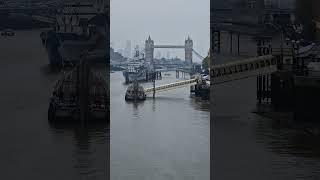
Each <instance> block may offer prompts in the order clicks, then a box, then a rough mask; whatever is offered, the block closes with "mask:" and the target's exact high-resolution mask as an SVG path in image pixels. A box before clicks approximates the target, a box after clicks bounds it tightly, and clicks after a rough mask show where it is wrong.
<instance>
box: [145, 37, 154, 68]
mask: <svg viewBox="0 0 320 180" xmlns="http://www.w3.org/2000/svg"><path fill="white" fill-rule="evenodd" d="M153 53H154V41H153V40H151V38H150V36H149V38H148V39H147V40H146V42H145V58H146V61H147V62H150V63H151V64H153Z"/></svg>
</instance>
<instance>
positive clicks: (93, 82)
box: [48, 69, 109, 122]
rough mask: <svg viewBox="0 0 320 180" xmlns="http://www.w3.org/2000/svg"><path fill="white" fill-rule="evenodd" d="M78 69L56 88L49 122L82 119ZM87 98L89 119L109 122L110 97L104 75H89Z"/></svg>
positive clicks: (51, 100)
mask: <svg viewBox="0 0 320 180" xmlns="http://www.w3.org/2000/svg"><path fill="white" fill-rule="evenodd" d="M79 74H80V73H79V72H78V71H77V69H75V70H73V71H71V72H69V74H67V75H65V76H64V77H63V78H62V79H60V80H58V81H57V83H56V84H55V86H54V90H53V93H52V97H51V99H50V104H49V109H48V120H49V121H51V122H54V121H58V120H62V119H63V120H68V121H70V120H71V121H77V120H79V117H80V104H81V102H80V101H81V100H80V98H79V96H80V95H79V94H80V88H79V87H80V82H79ZM87 87H88V89H87V94H88V98H86V100H85V101H86V104H87V108H86V109H87V113H88V117H89V118H88V119H90V120H98V119H99V120H107V119H108V118H109V115H108V113H109V101H108V100H109V96H108V89H107V82H106V81H105V80H104V79H103V77H102V75H99V74H95V73H94V72H92V71H91V72H90V73H89V77H88V86H87Z"/></svg>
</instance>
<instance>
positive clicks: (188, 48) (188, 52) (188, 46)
mask: <svg viewBox="0 0 320 180" xmlns="http://www.w3.org/2000/svg"><path fill="white" fill-rule="evenodd" d="M192 50H193V41H192V39H190V37H189V36H188V39H186V40H185V47H184V51H185V61H186V63H187V64H192Z"/></svg>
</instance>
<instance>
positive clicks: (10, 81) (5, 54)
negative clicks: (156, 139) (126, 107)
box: [0, 31, 109, 180]
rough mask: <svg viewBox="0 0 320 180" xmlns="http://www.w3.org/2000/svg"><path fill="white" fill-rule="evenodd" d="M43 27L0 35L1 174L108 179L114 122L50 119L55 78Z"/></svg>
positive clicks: (7, 176) (56, 76)
mask: <svg viewBox="0 0 320 180" xmlns="http://www.w3.org/2000/svg"><path fill="white" fill-rule="evenodd" d="M39 33H40V31H17V32H16V36H14V37H2V36H0V80H1V83H2V85H1V88H0V112H1V118H0V120H1V127H0V133H1V136H0V140H1V148H0V156H1V162H0V167H1V175H0V179H11V180H15V179H17V180H18V179H52V180H56V179H61V180H63V179H65V180H70V179H74V180H79V179H107V177H109V176H108V171H107V169H108V167H107V165H108V163H107V162H108V154H109V130H108V129H109V128H108V127H107V125H102V124H97V125H92V126H89V127H81V126H80V125H77V124H72V125H70V124H69V125H68V124H49V123H48V120H47V109H48V103H49V97H50V93H51V92H52V86H53V84H54V82H55V81H56V80H57V79H58V77H59V76H60V75H61V74H60V73H52V72H50V70H49V68H48V66H47V64H48V60H47V56H46V53H45V49H44V48H43V47H42V45H41V40H40V37H39Z"/></svg>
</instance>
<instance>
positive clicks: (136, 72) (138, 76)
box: [123, 48, 154, 83]
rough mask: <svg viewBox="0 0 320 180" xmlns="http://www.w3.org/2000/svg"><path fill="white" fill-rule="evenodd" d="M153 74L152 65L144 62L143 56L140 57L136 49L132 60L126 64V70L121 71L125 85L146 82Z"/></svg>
mask: <svg viewBox="0 0 320 180" xmlns="http://www.w3.org/2000/svg"><path fill="white" fill-rule="evenodd" d="M153 72H154V71H153V68H152V65H151V64H149V63H147V62H146V61H145V58H144V55H143V54H142V55H141V54H140V52H139V50H138V48H136V52H135V55H134V58H133V59H131V60H130V61H129V62H128V65H127V69H126V70H125V71H123V76H124V78H125V82H126V83H132V82H134V81H148V80H149V79H151V78H152V76H153V74H154V73H153Z"/></svg>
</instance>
